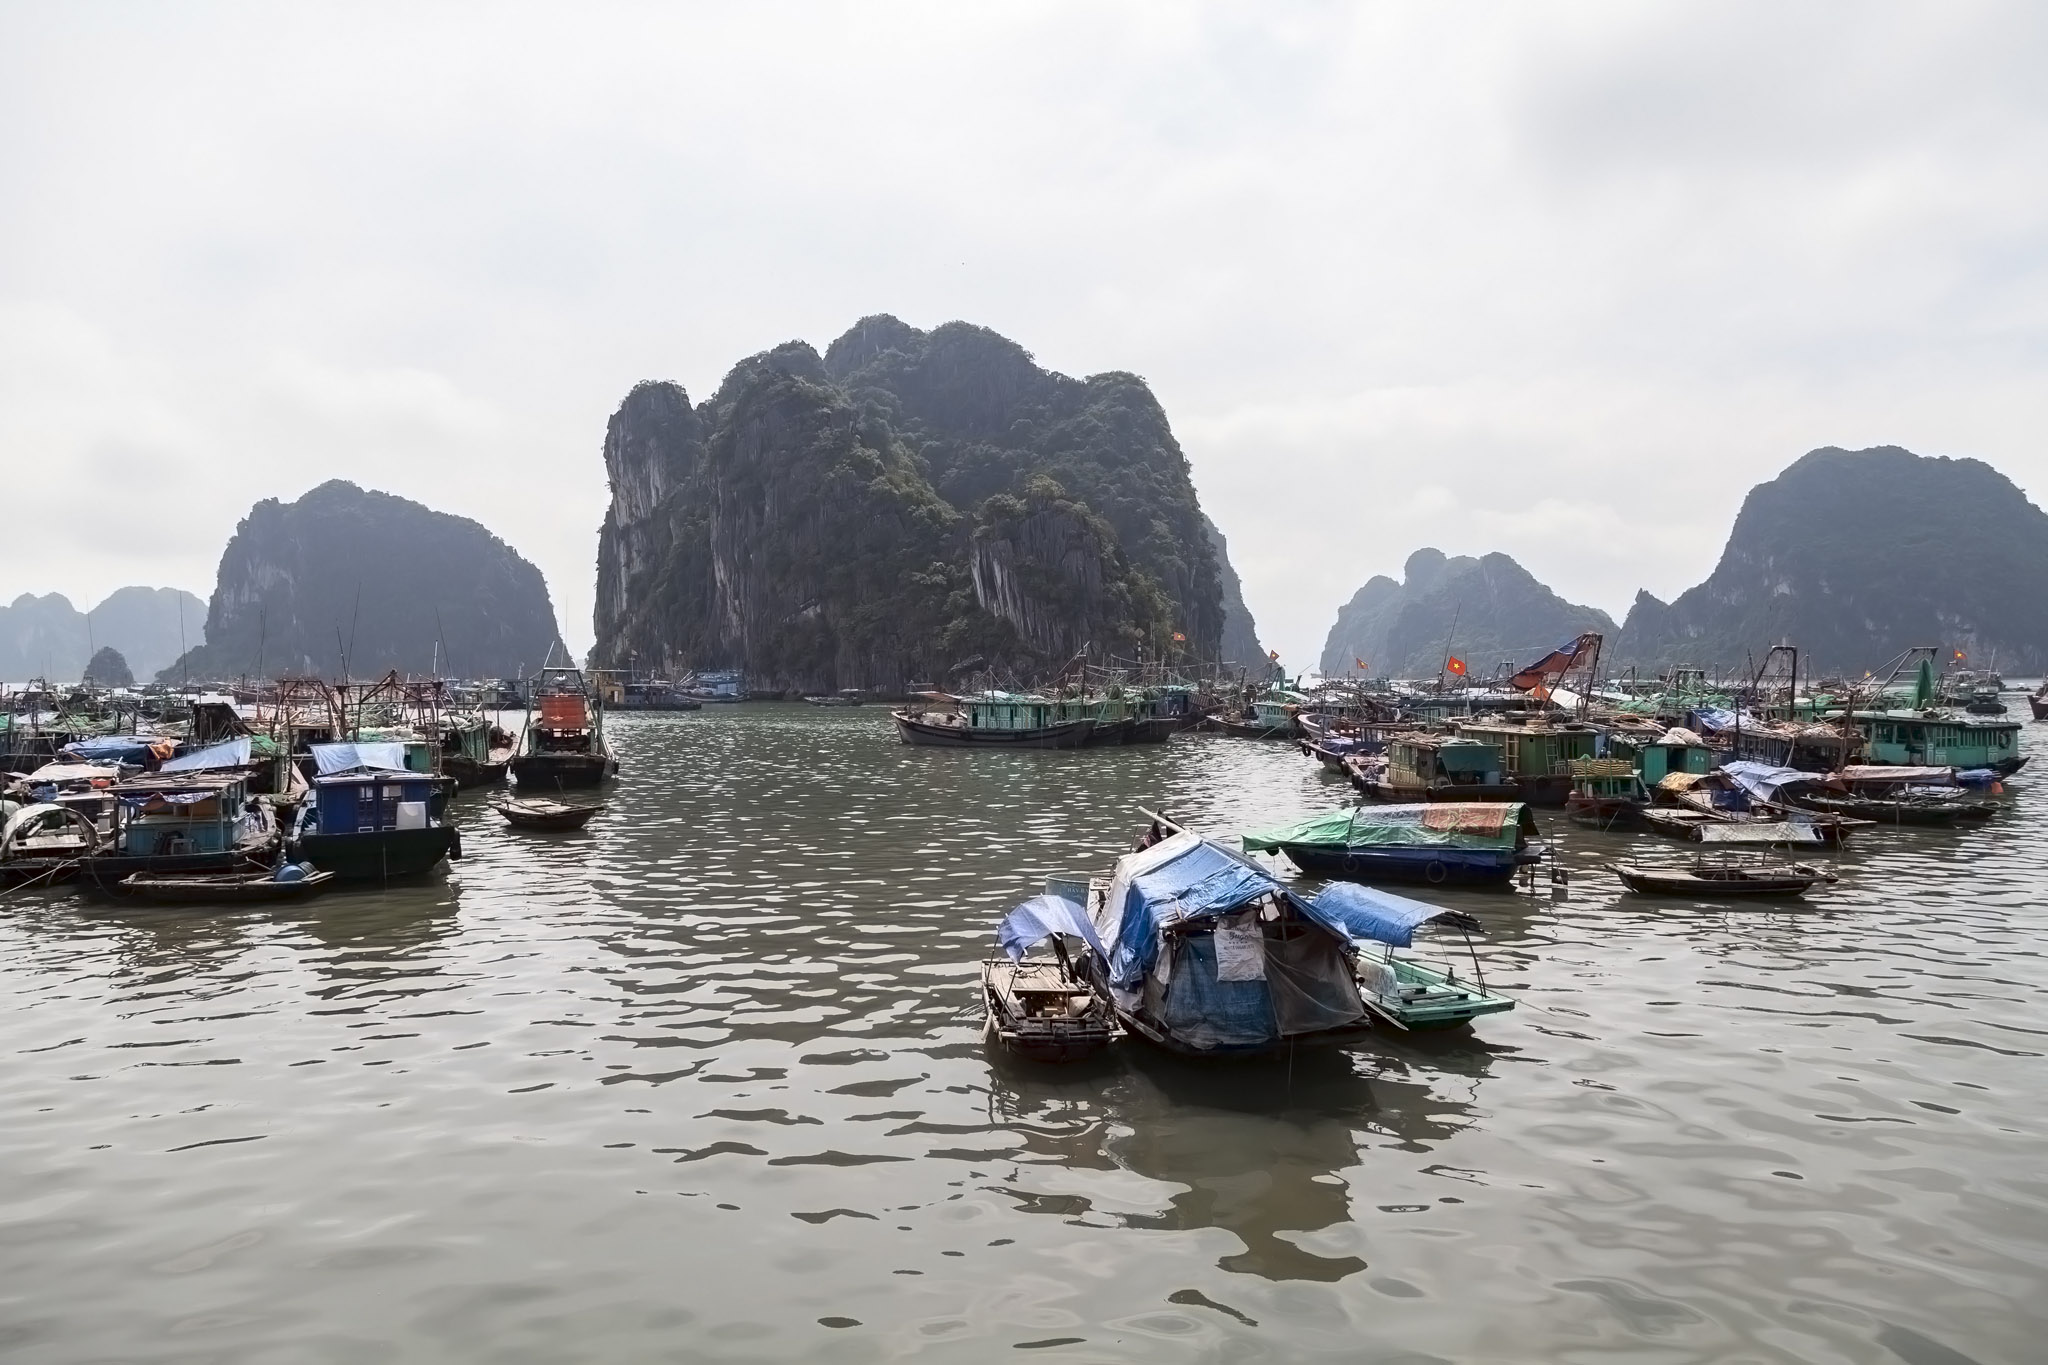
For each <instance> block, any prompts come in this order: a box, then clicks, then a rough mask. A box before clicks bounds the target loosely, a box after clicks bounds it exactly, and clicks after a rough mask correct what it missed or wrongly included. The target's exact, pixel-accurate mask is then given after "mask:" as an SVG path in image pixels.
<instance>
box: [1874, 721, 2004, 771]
mask: <svg viewBox="0 0 2048 1365" xmlns="http://www.w3.org/2000/svg"><path fill="white" fill-rule="evenodd" d="M1849 724H1850V725H1851V726H1852V727H1853V728H1854V729H1855V731H1856V733H1857V734H1858V735H1860V736H1861V737H1862V741H1863V743H1862V761H1863V763H1864V764H1867V765H1882V766H1887V767H1905V768H1921V767H1931V768H1956V769H1960V770H1964V771H1968V770H1969V769H1972V768H1989V769H1991V770H1992V771H1993V772H1995V773H1997V774H1998V775H1999V776H2000V777H2010V776H2012V775H2013V774H2014V773H2016V772H2018V771H2019V770H2020V769H2021V768H2022V767H2024V766H2025V765H2026V762H2027V760H2026V759H2025V758H2024V757H2023V756H2022V755H2021V754H2020V723H2019V722H2018V721H2016V720H2006V719H2003V718H2001V717H1997V716H1973V715H1969V714H1967V713H1958V712H1953V711H1853V712H1851V713H1850V715H1849Z"/></svg>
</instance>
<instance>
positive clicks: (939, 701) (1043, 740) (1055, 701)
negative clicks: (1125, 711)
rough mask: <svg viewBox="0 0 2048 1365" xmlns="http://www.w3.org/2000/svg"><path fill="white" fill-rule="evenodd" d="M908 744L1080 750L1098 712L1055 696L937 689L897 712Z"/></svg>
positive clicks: (893, 713) (899, 727)
mask: <svg viewBox="0 0 2048 1365" xmlns="http://www.w3.org/2000/svg"><path fill="white" fill-rule="evenodd" d="M889 715H890V718H891V719H892V720H894V721H895V722H896V733H897V735H898V736H900V737H901V738H902V740H903V742H904V743H905V744H910V745H916V746H920V747H926V748H942V749H984V748H986V749H1079V748H1081V747H1082V746H1084V745H1085V744H1087V743H1088V737H1089V735H1090V734H1091V733H1092V732H1093V731H1094V729H1095V725H1096V717H1095V715H1094V714H1092V713H1090V712H1089V711H1087V710H1086V708H1084V707H1080V706H1075V705H1070V704H1069V703H1067V702H1064V701H1062V700H1061V699H1059V698H1055V697H1039V696H1032V695H1030V694H1027V693H1016V692H981V693H976V694H974V695H972V696H966V697H951V696H946V695H944V694H932V695H930V696H928V697H926V698H922V699H920V700H919V701H918V702H916V703H914V704H913V705H910V706H905V707H904V708H903V709H901V710H897V711H891V712H890V713H889Z"/></svg>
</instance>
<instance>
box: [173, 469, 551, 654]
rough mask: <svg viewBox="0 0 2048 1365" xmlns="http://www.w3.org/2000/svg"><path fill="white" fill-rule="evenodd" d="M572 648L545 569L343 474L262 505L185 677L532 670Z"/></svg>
mask: <svg viewBox="0 0 2048 1365" xmlns="http://www.w3.org/2000/svg"><path fill="white" fill-rule="evenodd" d="M560 648H561V639H560V636H559V634H558V633H557V631H556V628H555V609H554V606H553V604H552V603H551V602H550V601H549V600H548V587H547V583H546V581H545V580H544V579H542V577H541V572H540V570H539V569H537V568H535V567H534V566H533V565H532V564H530V563H528V562H527V561H526V560H524V559H522V558H520V556H519V555H518V553H517V552H516V551H514V550H513V549H512V547H511V546H509V545H507V544H506V543H505V542H504V541H502V540H499V539H498V538H497V537H496V536H494V535H492V534H491V533H490V532H489V531H487V530H485V529H484V528H483V527H482V526H480V525H478V524H477V523H476V522H474V521H470V520H469V519H467V518H465V517H457V516H450V515H449V514H447V513H445V512H436V511H434V510H432V509H431V508H427V507H423V506H421V505H420V504H419V503H416V502H411V501H408V500H407V499H405V498H400V497H394V496H392V495H391V494H389V493H378V492H370V491H366V490H364V489H361V488H358V487H356V485H354V484H352V483H348V482H345V481H343V480H339V479H336V480H331V481H329V482H327V483H323V484H321V485H320V486H319V487H318V488H315V489H313V490H311V491H310V492H308V493H306V494H305V495H304V496H302V497H301V498H299V499H298V501H296V502H280V501H278V500H277V499H275V498H267V499H265V500H264V501H262V502H259V503H257V504H256V505H255V506H254V507H253V508H251V509H250V511H249V515H248V516H246V517H244V518H243V519H242V522H241V524H240V525H239V526H237V527H236V528H235V534H234V536H233V538H232V539H230V540H229V541H228V544H227V549H226V550H225V551H224V552H223V553H222V554H221V559H220V575H219V579H218V581H217V583H216V585H215V587H214V590H213V600H212V602H211V603H209V604H208V607H207V613H206V643H205V645H203V646H202V647H200V648H198V649H195V650H193V651H191V653H190V654H189V655H187V656H186V657H185V658H183V659H181V660H179V661H178V662H176V663H174V664H172V665H171V666H170V667H169V668H167V669H165V670H164V672H163V674H162V676H163V678H164V679H165V680H167V681H168V680H172V679H175V678H178V677H190V678H192V679H195V680H198V679H208V678H212V679H221V678H232V677H239V676H243V675H256V674H262V675H268V676H276V675H279V674H284V673H308V674H317V675H320V676H323V677H333V676H338V675H339V674H340V672H341V669H342V655H343V654H344V653H346V654H347V656H348V661H347V662H348V672H349V674H350V675H352V676H354V677H358V678H363V677H374V676H376V675H378V674H381V673H383V672H385V671H387V670H391V669H396V670H397V671H398V672H400V673H402V674H412V675H416V676H426V675H428V674H429V672H430V671H438V672H439V673H441V674H442V675H443V676H454V677H499V676H511V675H513V674H515V673H516V672H518V671H519V670H521V669H524V670H525V671H527V672H531V671H532V670H534V669H535V668H538V667H539V666H540V665H541V664H542V663H543V662H544V661H545V660H546V658H547V657H548V655H549V654H550V653H551V652H553V651H557V650H559V649H560Z"/></svg>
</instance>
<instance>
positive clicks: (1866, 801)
mask: <svg viewBox="0 0 2048 1365" xmlns="http://www.w3.org/2000/svg"><path fill="white" fill-rule="evenodd" d="M1980 771H1982V770H1980ZM1961 777H1962V774H1959V773H1958V772H1957V771H1956V770H1955V769H1953V768H1904V767H1882V766H1876V765H1854V766H1851V767H1847V768H1844V769H1842V770H1841V771H1840V772H1835V773H1827V774H1823V775H1821V776H1820V778H1819V780H1815V781H1810V782H1804V783H1797V784H1792V785H1788V786H1787V787H1786V788H1785V789H1784V792H1783V799H1784V801H1785V802H1786V803H1787V804H1789V805H1791V806H1794V807H1797V808H1800V809H1802V810H1808V811H1814V812H1818V813H1821V814H1827V815H1838V816H1847V817H1852V818H1855V819H1861V820H1868V821H1871V822H1872V823H1875V824H1884V825H1933V826H1954V825H1963V824H1970V823H1973V822H1975V821H1978V820H1988V819H1990V818H1991V817H1992V816H1993V815H1996V814H1997V813H1998V808H1999V803H1998V801H1997V800H1996V798H1995V797H1993V796H1991V795H1988V794H1986V792H1985V790H1984V788H1983V787H1981V786H1978V785H1973V784H1970V783H1966V782H1963V781H1962V780H1961Z"/></svg>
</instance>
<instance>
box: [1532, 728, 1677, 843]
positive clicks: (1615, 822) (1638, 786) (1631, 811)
mask: <svg viewBox="0 0 2048 1365" xmlns="http://www.w3.org/2000/svg"><path fill="white" fill-rule="evenodd" d="M1608 745H1609V749H1610V751H1611V752H1617V753H1623V754H1627V755H1630V757H1621V758H1580V759H1573V760H1572V761H1571V763H1570V765H1569V767H1570V771H1571V778H1572V792H1571V795H1570V796H1568V797H1567V798H1565V803H1564V813H1565V816H1566V818H1567V819H1570V820H1572V821H1574V822H1576V823H1578V824H1581V825H1590V826H1592V827H1593V828H1595V829H1620V830H1637V829H1646V828H1648V827H1649V824H1650V822H1649V819H1648V815H1649V811H1650V808H1651V807H1652V806H1653V805H1654V804H1655V800H1656V797H1655V789H1656V787H1657V786H1658V784H1659V783H1661V782H1663V781H1664V780H1665V779H1666V778H1668V777H1670V776H1671V775H1672V774H1673V773H1694V774H1704V773H1706V772H1707V771H1708V769H1709V768H1710V767H1712V765H1713V758H1714V755H1713V750H1711V749H1710V748H1708V747H1707V744H1706V741H1704V740H1702V739H1701V738H1700V737H1699V736H1698V735H1696V734H1694V733H1693V732H1692V731H1690V730H1683V729H1678V728H1676V727H1673V728H1671V729H1669V730H1666V731H1665V732H1664V733H1663V734H1662V735H1660V736H1658V738H1657V739H1655V740H1653V741H1650V742H1642V741H1639V740H1634V739H1626V738H1621V737H1618V736H1614V735H1610V736H1609V739H1608Z"/></svg>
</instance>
